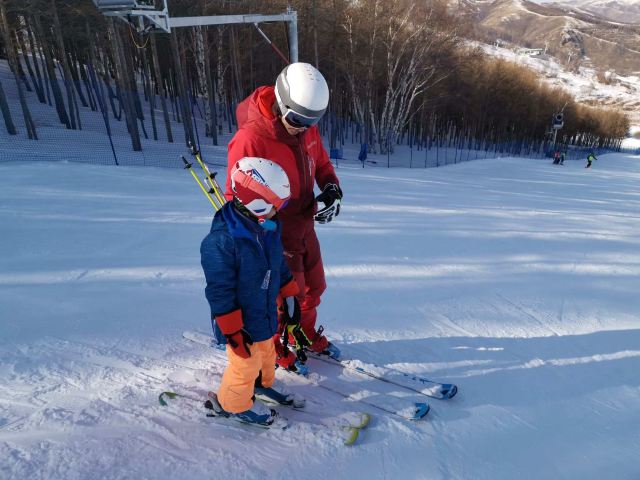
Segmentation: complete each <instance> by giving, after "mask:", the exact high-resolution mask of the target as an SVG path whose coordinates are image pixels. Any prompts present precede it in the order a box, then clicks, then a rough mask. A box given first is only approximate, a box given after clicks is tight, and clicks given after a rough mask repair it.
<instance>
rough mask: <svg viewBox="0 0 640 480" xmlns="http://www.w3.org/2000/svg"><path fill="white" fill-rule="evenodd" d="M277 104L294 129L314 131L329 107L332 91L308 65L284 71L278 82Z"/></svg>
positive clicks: (303, 64)
mask: <svg viewBox="0 0 640 480" xmlns="http://www.w3.org/2000/svg"><path fill="white" fill-rule="evenodd" d="M275 91H276V101H277V102H278V109H279V110H280V114H281V115H282V116H283V117H284V119H285V120H286V121H287V123H289V124H290V125H291V126H293V127H298V128H302V127H311V126H313V125H315V124H316V123H318V122H319V121H320V118H322V115H323V114H324V112H325V110H326V109H327V105H329V87H328V86H327V82H326V80H325V79H324V77H323V76H322V74H321V73H320V72H319V71H318V70H317V69H316V68H315V67H314V66H313V65H309V64H308V63H300V62H297V63H292V64H291V65H288V66H286V67H284V70H282V72H280V75H278V79H277V80H276V88H275Z"/></svg>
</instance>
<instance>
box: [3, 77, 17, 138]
mask: <svg viewBox="0 0 640 480" xmlns="http://www.w3.org/2000/svg"><path fill="white" fill-rule="evenodd" d="M0 110H2V117H3V118H4V125H5V127H6V128H7V133H8V134H9V135H15V134H17V133H18V131H17V130H16V126H15V124H14V123H13V118H11V111H10V110H9V104H8V103H7V97H6V95H5V94H4V88H2V82H0Z"/></svg>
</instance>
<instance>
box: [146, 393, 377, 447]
mask: <svg viewBox="0 0 640 480" xmlns="http://www.w3.org/2000/svg"><path fill="white" fill-rule="evenodd" d="M256 396H257V397H259V398H261V399H262V400H264V401H265V403H269V404H273V405H283V404H282V403H280V402H279V401H277V400H274V399H273V397H270V396H264V395H262V396H260V395H256ZM207 397H208V398H207V400H203V399H200V398H196V397H194V396H192V395H188V394H184V393H178V392H174V391H170V390H166V391H164V392H162V393H160V395H159V396H158V401H159V403H160V405H162V406H165V407H166V406H169V404H170V403H171V400H174V399H176V398H182V399H184V400H186V401H187V402H189V404H190V405H191V406H192V407H194V408H195V407H202V408H204V410H205V412H206V416H207V417H209V418H215V419H217V420H225V421H229V422H233V423H234V424H235V423H240V424H241V425H248V426H251V427H257V428H262V429H269V428H276V429H281V430H287V429H289V428H290V427H291V426H292V425H294V424H295V423H306V424H312V425H316V426H318V427H320V428H326V429H328V430H330V431H334V432H336V433H337V434H338V435H339V436H340V437H342V439H343V444H344V445H346V446H351V445H355V444H356V443H357V441H358V439H359V438H360V431H361V430H363V429H365V428H366V427H367V426H368V425H369V423H370V422H371V416H370V415H369V414H368V413H365V412H347V413H343V414H340V415H338V416H336V417H330V418H318V416H317V415H315V414H314V413H312V412H309V411H307V410H302V409H298V408H296V407H294V406H293V405H292V404H284V405H283V406H289V407H292V408H294V409H295V411H296V412H298V413H303V414H305V415H306V416H309V418H310V420H309V421H292V420H290V419H286V418H284V417H282V416H279V417H278V419H279V421H276V422H274V424H272V425H262V424H257V423H249V422H243V421H241V420H238V419H232V418H231V417H230V416H229V415H228V414H225V413H221V412H220V410H221V408H220V407H219V404H218V403H217V399H216V397H215V393H213V392H209V393H208V394H207ZM216 404H217V405H218V408H217V409H216V408H215V406H214V405H216Z"/></svg>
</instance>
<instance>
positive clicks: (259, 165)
mask: <svg viewBox="0 0 640 480" xmlns="http://www.w3.org/2000/svg"><path fill="white" fill-rule="evenodd" d="M231 190H232V191H233V195H234V196H235V197H236V198H237V199H238V200H239V201H240V203H242V205H244V206H245V207H246V208H247V210H249V211H250V212H251V213H252V214H253V215H255V216H256V217H257V218H258V220H259V221H260V222H264V220H265V216H266V215H268V214H269V212H271V209H272V208H273V207H275V208H276V211H280V209H282V208H283V207H284V206H285V205H286V204H287V202H288V201H289V198H290V197H291V186H290V184H289V177H288V176H287V174H286V173H285V171H284V170H283V169H282V167H281V166H280V165H278V164H277V163H275V162H272V161H271V160H265V159H264V158H258V157H244V158H242V159H241V160H239V161H238V162H236V164H235V165H234V167H233V169H232V170H231Z"/></svg>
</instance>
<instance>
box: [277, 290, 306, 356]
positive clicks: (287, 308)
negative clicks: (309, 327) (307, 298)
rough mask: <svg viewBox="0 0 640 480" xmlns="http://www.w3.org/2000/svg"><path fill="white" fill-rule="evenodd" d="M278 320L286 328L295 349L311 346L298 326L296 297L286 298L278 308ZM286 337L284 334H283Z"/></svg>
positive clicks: (298, 304)
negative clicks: (293, 341) (294, 344)
mask: <svg viewBox="0 0 640 480" xmlns="http://www.w3.org/2000/svg"><path fill="white" fill-rule="evenodd" d="M280 312H281V316H280V319H281V320H282V323H283V324H284V326H285V328H286V332H288V334H289V335H291V336H292V337H293V339H294V340H295V343H296V348H298V349H301V348H304V347H308V346H310V345H311V340H309V338H307V335H306V334H305V333H304V330H302V327H301V326H300V303H299V302H298V299H297V298H296V297H287V298H285V299H284V300H283V302H282V306H281V307H280ZM285 335H286V334H285Z"/></svg>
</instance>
